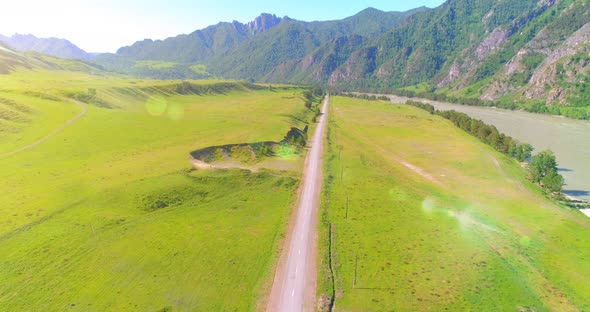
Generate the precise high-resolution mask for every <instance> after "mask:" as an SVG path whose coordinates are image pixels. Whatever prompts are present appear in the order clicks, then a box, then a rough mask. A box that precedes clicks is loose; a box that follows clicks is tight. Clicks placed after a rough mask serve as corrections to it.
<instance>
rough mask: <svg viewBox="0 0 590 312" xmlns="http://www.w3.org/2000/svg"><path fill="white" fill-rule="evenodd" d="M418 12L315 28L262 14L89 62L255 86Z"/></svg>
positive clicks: (374, 14)
mask: <svg viewBox="0 0 590 312" xmlns="http://www.w3.org/2000/svg"><path fill="white" fill-rule="evenodd" d="M424 10H427V9H426V8H418V9H415V10H411V11H408V12H382V11H379V10H377V9H373V8H368V9H365V10H363V11H361V12H359V13H358V14H356V15H354V16H351V17H348V18H345V19H342V20H334V21H321V22H303V21H298V20H294V19H291V18H289V17H283V18H280V17H277V16H275V15H271V14H262V15H260V16H259V17H257V18H256V19H255V20H254V21H252V22H249V23H246V24H243V23H240V22H237V21H234V22H231V23H227V22H222V23H219V24H217V25H213V26H209V27H207V28H205V29H202V30H197V31H195V32H193V33H191V34H188V35H179V36H176V37H172V38H168V39H165V40H156V41H153V40H149V39H148V40H143V41H139V42H136V43H135V44H133V45H131V46H129V47H123V48H121V49H119V50H118V51H117V53H115V54H101V55H98V56H97V58H96V60H95V61H96V62H97V63H98V64H101V65H103V66H105V67H106V68H108V69H111V70H114V71H119V72H127V73H132V74H138V73H137V72H135V73H134V72H132V71H131V70H130V69H132V68H133V67H134V66H135V65H136V64H137V62H138V61H157V62H170V63H174V64H178V65H179V66H184V67H190V66H193V65H195V64H203V65H206V66H207V70H208V71H210V72H211V73H213V74H215V75H216V76H221V77H225V78H237V79H252V80H260V79H262V78H263V77H264V76H265V75H267V74H268V73H269V72H270V71H272V70H273V69H274V68H275V67H277V66H281V65H285V63H288V62H290V61H295V60H298V59H300V58H302V57H304V56H306V55H308V54H310V53H312V52H314V51H315V50H316V49H318V48H319V47H321V46H322V45H324V44H325V43H327V42H329V41H331V40H334V39H336V38H339V37H345V36H350V35H358V36H363V37H367V38H368V37H373V36H377V35H380V34H382V33H383V32H384V31H386V30H389V29H391V28H393V27H395V26H396V25H398V24H399V23H400V22H402V21H403V20H404V19H405V18H406V17H407V16H410V15H412V14H414V13H416V12H420V11H424ZM184 74H186V73H185V72H182V71H180V70H179V71H178V72H177V73H176V76H175V77H174V78H185V76H183V75H184ZM140 75H141V74H140ZM154 75H155V74H154ZM154 75H151V76H150V77H152V76H154Z"/></svg>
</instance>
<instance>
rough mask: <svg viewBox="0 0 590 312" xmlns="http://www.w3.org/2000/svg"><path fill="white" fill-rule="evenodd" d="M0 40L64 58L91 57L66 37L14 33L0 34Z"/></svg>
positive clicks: (11, 45) (10, 44) (21, 49)
mask: <svg viewBox="0 0 590 312" xmlns="http://www.w3.org/2000/svg"><path fill="white" fill-rule="evenodd" d="M0 41H2V42H4V43H5V44H7V45H8V46H10V47H12V48H13V49H16V50H19V51H35V52H39V53H43V54H47V55H50V56H55V57H61V58H66V59H80V60H90V59H92V57H93V55H92V54H91V53H88V52H86V51H84V50H82V49H80V48H79V47H78V46H76V45H75V44H73V43H71V42H70V41H68V40H66V39H59V38H37V37H35V36H33V35H21V34H14V35H12V36H11V37H6V36H3V35H0Z"/></svg>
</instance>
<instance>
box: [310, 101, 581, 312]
mask: <svg viewBox="0 0 590 312" xmlns="http://www.w3.org/2000/svg"><path fill="white" fill-rule="evenodd" d="M330 116H331V117H330V128H329V129H330V130H329V138H330V148H329V152H328V155H327V175H326V177H327V180H326V182H327V189H326V194H325V203H326V206H325V207H324V209H325V212H324V213H325V214H326V215H325V224H324V227H323V230H322V231H323V232H324V233H325V234H327V228H328V226H330V225H331V226H332V229H333V233H332V237H333V241H332V242H333V243H334V245H333V249H332V257H333V265H334V272H335V281H336V292H335V293H336V306H337V307H338V309H342V310H352V311H381V310H388V309H392V310H412V311H417V310H433V311H439V310H445V309H450V310H496V311H497V310H502V311H504V310H518V309H519V308H523V309H524V308H526V307H532V308H533V309H534V310H537V311H539V310H575V309H576V307H577V308H578V309H582V310H584V309H588V307H589V305H590V302H589V300H588V298H587V296H586V295H585V294H587V293H589V291H590V288H589V285H588V283H585V282H584V280H588V279H590V269H589V268H588V267H587V266H585V265H584V263H585V262H586V259H588V257H589V256H590V255H589V254H588V252H589V250H590V249H589V247H590V246H589V244H590V243H589V242H588V240H584V239H580V238H581V237H588V236H589V235H590V222H589V221H588V219H587V218H584V217H583V216H582V215H581V214H580V213H579V212H578V211H573V210H569V209H568V208H565V207H561V206H558V205H556V204H554V203H552V202H550V201H548V200H547V199H546V198H545V197H544V196H543V195H542V194H541V193H540V192H539V190H538V189H537V188H536V186H534V185H532V184H530V183H529V182H528V181H526V179H525V178H524V172H523V170H522V169H521V168H520V167H519V165H518V164H517V163H516V162H514V161H513V160H512V159H509V158H507V157H505V156H503V155H501V154H498V153H496V152H495V151H493V150H492V149H491V148H489V147H487V146H485V145H483V144H482V143H480V142H479V141H477V140H476V139H475V138H472V137H470V136H469V135H468V134H466V133H464V132H462V131H461V130H459V129H457V128H455V127H454V126H453V125H452V124H451V123H449V122H447V121H445V120H443V119H441V118H439V117H437V116H433V115H430V114H428V113H426V112H423V111H420V110H417V109H415V108H412V107H409V106H405V105H398V104H390V103H386V102H369V101H363V100H358V99H349V98H339V97H336V98H332V105H331V111H330ZM494 158H495V159H497V161H498V162H499V164H500V166H499V167H497V166H495V165H494V163H495V161H494ZM326 244H327V243H326ZM326 244H324V245H323V246H324V247H323V248H322V252H323V253H322V254H323V256H324V257H327V254H326V253H327V245H326ZM355 271H356V276H355ZM320 281H323V284H322V285H323V287H322V288H321V289H324V290H325V289H329V286H328V285H329V284H330V279H329V271H328V270H327V269H326V266H324V267H322V268H320ZM384 307H387V309H385V308H384Z"/></svg>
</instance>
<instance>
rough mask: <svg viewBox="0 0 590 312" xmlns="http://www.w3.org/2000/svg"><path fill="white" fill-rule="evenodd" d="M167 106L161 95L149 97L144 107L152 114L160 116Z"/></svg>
mask: <svg viewBox="0 0 590 312" xmlns="http://www.w3.org/2000/svg"><path fill="white" fill-rule="evenodd" d="M167 107H168V103H167V102H166V99H164V98H163V97H150V98H149V99H148V100H147V102H146V103H145V109H146V110H147V112H148V113H149V114H150V115H152V116H161V115H162V114H164V113H165V112H166V108H167Z"/></svg>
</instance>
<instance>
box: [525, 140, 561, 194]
mask: <svg viewBox="0 0 590 312" xmlns="http://www.w3.org/2000/svg"><path fill="white" fill-rule="evenodd" d="M529 172H530V178H531V180H532V181H533V182H535V183H539V184H540V185H541V186H543V187H544V188H545V189H547V190H548V191H550V192H552V193H558V192H561V188H562V187H563V184H564V180H563V177H562V176H561V175H560V174H559V173H557V161H556V160H555V155H554V154H553V152H551V151H550V150H546V151H542V152H540V153H539V154H537V155H535V156H533V158H532V159H531V162H530V163H529Z"/></svg>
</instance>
